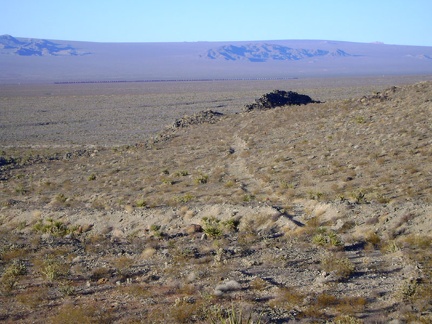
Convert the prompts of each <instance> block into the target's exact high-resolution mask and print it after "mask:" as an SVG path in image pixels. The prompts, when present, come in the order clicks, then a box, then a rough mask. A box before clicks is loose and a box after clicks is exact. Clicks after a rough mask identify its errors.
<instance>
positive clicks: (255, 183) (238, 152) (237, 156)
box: [225, 123, 268, 194]
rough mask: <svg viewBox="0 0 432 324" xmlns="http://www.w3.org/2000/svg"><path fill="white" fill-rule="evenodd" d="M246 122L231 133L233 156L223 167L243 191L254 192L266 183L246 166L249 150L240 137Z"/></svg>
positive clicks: (261, 188) (260, 189)
mask: <svg viewBox="0 0 432 324" xmlns="http://www.w3.org/2000/svg"><path fill="white" fill-rule="evenodd" d="M247 126H248V124H247V123H246V124H245V125H242V126H241V127H240V128H239V129H238V130H237V131H236V132H235V133H234V135H233V137H232V139H233V141H232V144H231V150H232V154H233V157H234V160H232V162H230V163H227V164H226V165H225V168H226V169H227V170H228V173H229V174H230V175H231V176H233V177H234V178H235V179H236V181H237V182H239V183H240V185H241V188H242V189H243V190H244V191H245V193H250V194H251V193H255V192H259V191H262V190H263V189H264V188H265V187H266V186H267V185H268V184H266V183H264V182H263V181H262V180H260V179H258V178H256V177H255V175H254V174H253V173H251V172H250V169H249V168H248V158H247V156H248V154H247V151H249V150H250V148H249V146H248V144H247V142H246V141H245V140H244V139H242V138H241V135H240V133H241V131H242V130H243V129H244V128H246V127H247Z"/></svg>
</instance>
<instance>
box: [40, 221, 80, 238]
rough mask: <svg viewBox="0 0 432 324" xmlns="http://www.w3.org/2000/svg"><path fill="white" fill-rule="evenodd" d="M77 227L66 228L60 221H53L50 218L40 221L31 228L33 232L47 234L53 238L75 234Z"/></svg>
mask: <svg viewBox="0 0 432 324" xmlns="http://www.w3.org/2000/svg"><path fill="white" fill-rule="evenodd" d="M77 229H78V226H68V225H67V224H65V223H63V222H62V221H55V220H53V219H52V218H48V219H47V220H46V221H44V220H42V219H40V220H38V221H37V223H36V224H35V225H34V226H33V230H34V231H36V232H40V233H48V234H51V235H53V236H65V235H67V234H70V233H72V232H75V231H76V230H77Z"/></svg>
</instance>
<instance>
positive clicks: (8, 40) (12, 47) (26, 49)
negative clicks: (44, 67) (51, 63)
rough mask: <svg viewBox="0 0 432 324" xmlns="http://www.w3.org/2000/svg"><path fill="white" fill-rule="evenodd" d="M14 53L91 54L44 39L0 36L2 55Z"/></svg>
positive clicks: (43, 54) (38, 54)
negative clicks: (19, 38)
mask: <svg viewBox="0 0 432 324" xmlns="http://www.w3.org/2000/svg"><path fill="white" fill-rule="evenodd" d="M1 54H12V55H13V54H14V55H20V56H46V55H52V56H71V55H73V56H77V55H86V54H90V53H89V52H82V51H79V50H77V49H76V48H74V47H72V46H70V45H62V44H57V43H55V42H51V41H48V40H44V39H33V38H27V39H21V40H18V39H17V38H15V37H12V36H10V35H2V36H0V55H1Z"/></svg>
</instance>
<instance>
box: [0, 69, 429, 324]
mask: <svg viewBox="0 0 432 324" xmlns="http://www.w3.org/2000/svg"><path fill="white" fill-rule="evenodd" d="M273 89H280V90H290V91H296V92H299V93H302V94H307V95H309V96H311V97H312V98H313V99H314V100H316V101H319V102H316V103H311V104H308V105H302V106H283V107H277V108H273V109H268V110H259V111H251V112H244V111H243V110H242V109H243V107H244V106H245V105H246V104H250V103H253V102H254V100H255V99H257V98H259V97H260V96H262V95H263V94H265V93H268V92H270V91H272V90H273ZM209 110H211V111H212V113H211V114H210V117H211V118H207V116H209V113H208V111H209ZM203 111H206V112H207V113H202V112H203ZM214 112H219V113H221V114H215V113H214ZM186 115H187V116H186ZM431 242H432V76H431V75H426V76H420V75H419V76H382V77H357V78H354V77H350V78H348V77H347V78H321V79H293V80H259V81H258V80H257V81H251V80H249V81H213V82H210V81H209V82H153V83H151V82H148V83H147V82H142V83H94V84H92V83H89V84H22V85H0V321H3V322H5V323H47V322H48V323H241V322H242V323H288V322H290V323H291V322H292V323H295V322H311V323H312V322H313V323H389V322H391V323H430V322H431V321H432V296H431V291H432V280H431V275H432V271H431V270H432V250H431Z"/></svg>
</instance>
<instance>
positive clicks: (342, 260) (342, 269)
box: [321, 253, 355, 279]
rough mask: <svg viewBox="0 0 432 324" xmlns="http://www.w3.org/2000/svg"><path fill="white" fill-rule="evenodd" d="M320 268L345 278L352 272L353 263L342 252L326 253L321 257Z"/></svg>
mask: <svg viewBox="0 0 432 324" xmlns="http://www.w3.org/2000/svg"><path fill="white" fill-rule="evenodd" d="M321 269H322V270H323V271H326V272H332V273H334V274H336V275H337V276H338V277H339V279H346V278H349V277H350V276H351V275H352V274H353V272H354V270H355V265H354V264H353V263H352V262H351V261H350V260H349V259H348V258H347V257H346V256H345V255H344V254H342V253H327V254H325V255H324V256H323V257H322V258H321Z"/></svg>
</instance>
